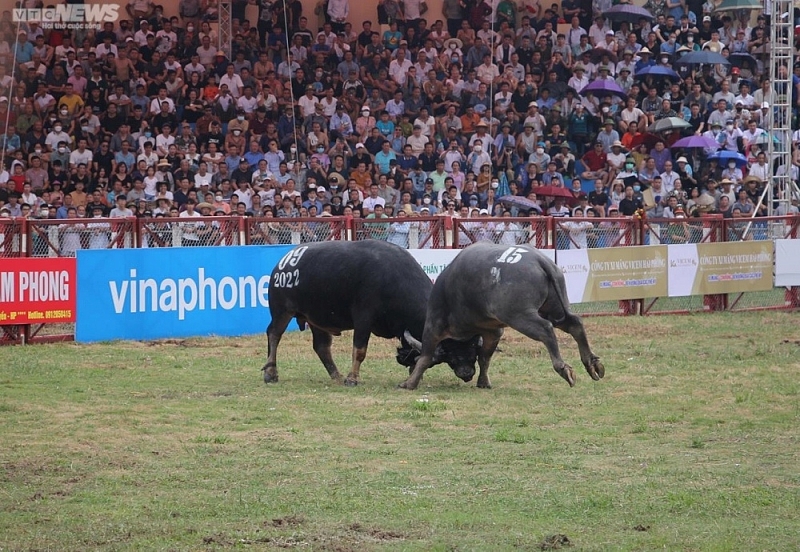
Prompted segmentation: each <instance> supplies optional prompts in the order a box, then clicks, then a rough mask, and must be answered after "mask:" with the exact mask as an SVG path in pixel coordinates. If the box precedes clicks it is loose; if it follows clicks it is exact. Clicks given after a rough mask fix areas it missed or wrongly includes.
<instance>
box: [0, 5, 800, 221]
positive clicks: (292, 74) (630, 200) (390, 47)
mask: <svg viewBox="0 0 800 552" xmlns="http://www.w3.org/2000/svg"><path fill="white" fill-rule="evenodd" d="M21 4H24V5H26V7H30V6H28V4H31V5H37V4H41V2H36V1H34V2H22V3H21ZM233 4H234V20H233V42H232V45H231V56H230V57H227V56H226V55H225V53H224V52H223V51H221V50H218V47H217V41H218V39H217V33H218V29H217V22H216V18H217V14H218V10H217V9H216V5H215V3H214V2H213V1H208V0H203V2H195V1H187V0H181V1H180V2H179V10H180V15H179V16H173V17H171V18H170V17H166V16H164V14H163V9H162V7H161V6H157V5H154V4H153V3H152V2H150V0H132V1H131V2H130V4H129V5H128V6H127V10H126V13H125V14H122V15H123V17H126V16H130V19H124V20H120V21H118V22H117V23H106V24H105V25H104V26H103V27H102V29H100V30H74V31H70V30H63V29H48V30H44V29H42V28H41V26H40V25H38V24H36V23H35V22H33V21H31V22H27V23H17V22H14V21H12V18H11V14H10V13H8V12H5V13H3V14H2V17H1V18H0V37H2V38H1V39H0V125H1V127H0V148H2V151H3V161H4V163H3V166H2V167H0V215H3V216H12V217H20V216H22V217H30V218H43V219H48V218H51V219H52V218H57V219H65V218H80V217H132V216H137V217H173V216H178V217H184V218H185V217H195V216H201V215H205V216H229V215H232V214H233V215H243V216H259V217H260V216H270V217H275V218H297V217H311V218H314V217H326V216H337V215H352V216H354V217H363V218H370V219H374V218H378V219H383V218H387V217H396V216H398V215H400V214H401V213H402V216H411V217H419V216H422V217H425V216H434V215H438V214H449V215H451V216H454V217H461V218H473V217H480V216H484V217H485V216H498V217H516V216H539V215H550V216H555V217H570V216H572V217H578V218H583V217H589V216H593V217H595V216H599V217H608V216H615V217H616V216H621V217H631V216H647V217H650V218H676V217H677V218H680V217H691V216H695V215H699V214H701V213H704V212H717V213H721V214H722V215H723V216H725V217H749V216H752V215H753V214H754V212H755V214H756V215H764V214H766V213H767V205H766V204H765V203H764V202H763V201H761V196H762V191H763V187H764V185H765V182H766V181H767V179H768V178H769V177H770V175H772V174H774V172H775V171H784V173H785V172H786V171H791V172H790V174H791V177H792V179H793V180H795V181H796V180H797V179H798V176H799V174H800V153H798V149H797V146H798V145H800V131H797V132H795V133H794V135H793V136H792V151H793V154H792V162H791V164H790V166H788V167H787V166H782V167H776V166H774V164H772V163H771V162H770V160H768V159H766V154H765V152H766V148H767V141H768V140H770V139H774V138H773V136H772V135H771V133H770V131H771V128H772V126H773V124H774V119H775V117H776V111H775V110H774V108H773V105H774V104H775V103H776V101H777V99H778V98H779V97H780V96H785V97H790V101H791V102H792V106H793V107H794V112H795V116H794V117H793V119H792V126H793V127H795V128H796V127H797V124H796V122H797V113H798V109H799V108H798V106H800V94H798V90H800V88H799V87H800V64H798V65H795V66H794V67H793V68H790V67H787V68H785V70H786V71H787V72H788V71H793V76H792V83H793V85H792V86H791V90H776V89H775V88H774V87H773V85H772V83H771V82H770V80H769V78H768V74H769V70H768V63H769V52H770V44H769V28H768V25H769V17H768V16H767V15H765V14H764V13H758V14H756V13H751V11H749V10H740V11H733V12H731V11H725V12H715V11H714V8H715V5H714V4H713V3H712V2H710V1H709V2H706V3H703V2H702V1H701V0H686V1H681V2H675V1H673V0H665V1H662V0H649V1H648V3H647V4H646V5H645V8H646V9H648V10H649V11H650V12H651V13H652V15H653V18H652V20H651V19H649V18H639V19H638V20H636V21H635V22H628V21H623V22H619V21H610V20H609V19H607V18H606V16H605V15H604V14H605V12H606V11H607V10H608V9H609V8H610V7H611V6H612V2H611V1H610V0H595V1H594V2H591V3H590V2H579V1H576V0H563V2H561V4H553V5H552V6H549V7H545V6H540V5H539V4H538V2H535V1H534V2H531V1H530V0H524V2H520V3H517V2H516V1H514V0H500V1H499V2H497V3H496V8H495V9H494V10H493V9H492V7H491V4H490V3H487V2H485V1H483V0H469V1H466V2H464V1H462V0H445V1H444V4H443V9H442V13H441V14H433V13H431V12H429V11H428V7H427V4H426V3H425V2H424V1H422V0H404V1H403V2H398V1H397V0H380V1H379V2H378V4H377V18H376V20H375V21H372V22H371V21H364V22H363V23H362V22H359V23H358V24H357V27H358V28H355V27H354V25H353V23H354V22H353V21H350V20H349V19H348V16H349V1H348V0H329V1H328V2H326V3H321V4H319V5H318V7H317V10H316V12H315V13H314V14H307V13H305V12H304V11H303V8H302V5H301V3H300V2H299V1H298V0H293V1H286V2H285V3H284V2H282V1H276V2H268V1H265V0H258V1H257V2H238V1H236V2H234V3H233ZM614 4H616V1H615V2H614ZM697 51H709V52H713V53H718V54H721V55H722V56H724V57H726V58H728V59H729V60H730V61H731V64H730V65H725V64H713V65H712V64H705V65H687V64H682V63H681V62H680V60H681V58H682V57H683V56H684V55H686V54H687V53H690V52H697ZM654 67H655V68H664V69H669V71H664V74H663V75H660V74H658V73H659V71H647V70H646V69H648V68H654ZM643 70H645V73H656V74H650V75H646V76H641V75H640V73H641V72H642V71H643ZM597 81H609V82H611V83H613V84H615V85H616V86H617V87H618V88H619V89H621V90H622V93H608V94H607V93H604V92H594V93H593V92H587V91H585V88H586V87H587V86H588V85H589V84H590V83H595V82H597ZM669 118H677V119H683V120H684V121H686V123H688V126H687V128H679V129H676V130H668V131H666V132H660V133H659V132H651V131H649V130H648V129H649V128H650V127H651V125H654V124H656V123H659V122H660V121H665V120H667V119H669ZM692 135H696V136H702V137H706V138H708V139H709V140H710V144H711V145H710V146H709V147H707V148H704V149H703V148H700V149H697V148H694V149H685V150H681V149H676V148H675V147H674V146H673V144H675V142H676V141H677V140H679V139H681V138H684V137H687V136H692ZM719 152H725V153H728V154H730V155H727V156H722V157H721V159H722V161H721V162H719V161H718V160H715V159H714V157H715V156H714V155H713V154H715V153H717V154H718V153H719ZM735 154H740V155H738V156H737V155H735ZM709 157H711V159H709ZM739 157H740V158H741V159H739ZM552 187H556V188H562V189H564V190H566V191H568V192H569V193H567V194H562V193H553V192H552ZM542 190H548V193H542ZM781 194H783V195H781ZM788 194H789V191H786V190H779V194H778V195H779V196H781V197H786V198H789V197H790V196H789V195H788ZM499 195H503V196H508V195H511V196H518V199H520V201H508V200H503V201H500V200H499V197H498V196H499ZM559 195H563V196H564V197H556V196H559ZM522 200H527V201H522ZM776 206H777V207H778V209H779V211H778V213H779V214H793V213H794V214H796V213H797V212H798V211H797V197H796V196H795V197H794V198H791V201H782V202H779V203H776ZM780 210H782V212H781V211H780ZM504 224H510V223H508V222H506V223H504Z"/></svg>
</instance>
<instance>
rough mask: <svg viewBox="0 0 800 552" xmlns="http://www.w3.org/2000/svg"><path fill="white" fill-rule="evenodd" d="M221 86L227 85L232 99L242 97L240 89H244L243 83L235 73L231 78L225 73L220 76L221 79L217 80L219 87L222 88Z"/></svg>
mask: <svg viewBox="0 0 800 552" xmlns="http://www.w3.org/2000/svg"><path fill="white" fill-rule="evenodd" d="M223 84H227V85H228V90H229V91H230V93H231V96H233V97H234V99H237V100H238V99H239V96H241V95H242V88H244V83H243V82H242V77H240V76H239V75H237V74H236V73H234V74H233V76H229V75H228V74H227V73H225V74H224V75H222V78H221V79H219V86H220V88H221V87H222V85H223Z"/></svg>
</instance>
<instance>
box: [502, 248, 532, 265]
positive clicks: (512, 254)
mask: <svg viewBox="0 0 800 552" xmlns="http://www.w3.org/2000/svg"><path fill="white" fill-rule="evenodd" d="M523 253H527V250H525V249H522V248H521V247H509V248H508V249H506V250H505V251H503V254H502V255H500V258H499V259H497V262H498V263H506V264H515V263H518V262H520V261H521V260H522V254H523Z"/></svg>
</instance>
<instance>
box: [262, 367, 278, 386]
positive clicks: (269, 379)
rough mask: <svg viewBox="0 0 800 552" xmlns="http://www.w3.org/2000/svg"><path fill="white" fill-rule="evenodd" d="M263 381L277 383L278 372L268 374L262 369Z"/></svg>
mask: <svg viewBox="0 0 800 552" xmlns="http://www.w3.org/2000/svg"><path fill="white" fill-rule="evenodd" d="M264 383H278V374H270V373H269V372H267V371H266V370H264Z"/></svg>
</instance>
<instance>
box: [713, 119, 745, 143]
mask: <svg viewBox="0 0 800 552" xmlns="http://www.w3.org/2000/svg"><path fill="white" fill-rule="evenodd" d="M743 137H744V134H743V133H742V130H741V129H740V128H739V127H738V126H737V125H736V124H735V123H734V120H733V119H728V120H727V121H725V129H724V130H723V131H722V132H721V133H720V135H719V136H717V142H718V143H719V144H721V145H722V148H723V149H726V150H728V151H740V150H741V149H743V147H742V138H743Z"/></svg>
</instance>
